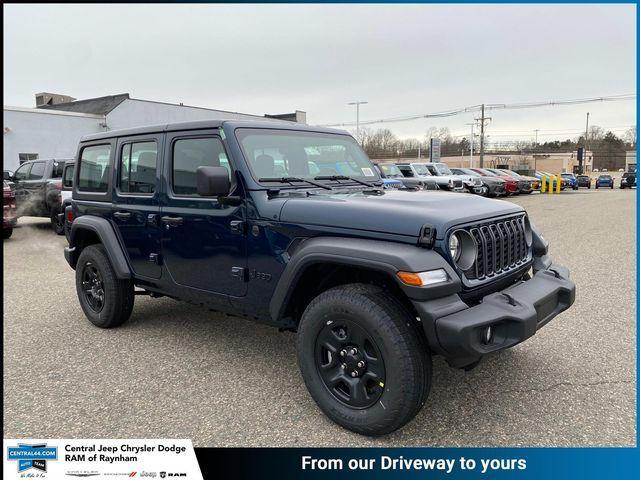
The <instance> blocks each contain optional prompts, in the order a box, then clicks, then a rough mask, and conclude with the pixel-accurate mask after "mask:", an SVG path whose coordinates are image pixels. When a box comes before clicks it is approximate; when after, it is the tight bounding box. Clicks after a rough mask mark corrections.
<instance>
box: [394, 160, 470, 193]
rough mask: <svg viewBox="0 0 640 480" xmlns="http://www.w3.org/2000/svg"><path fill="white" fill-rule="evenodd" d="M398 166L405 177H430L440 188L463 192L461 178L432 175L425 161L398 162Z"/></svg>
mask: <svg viewBox="0 0 640 480" xmlns="http://www.w3.org/2000/svg"><path fill="white" fill-rule="evenodd" d="M398 168H399V169H400V171H401V172H402V174H403V175H404V176H405V177H409V178H420V179H425V180H426V179H432V180H434V181H435V182H436V184H437V185H438V188H440V189H441V190H448V191H450V192H464V184H463V183H462V180H461V179H460V178H457V177H453V176H445V175H434V174H433V173H431V171H430V170H429V168H428V167H427V164H426V163H419V162H411V163H398Z"/></svg>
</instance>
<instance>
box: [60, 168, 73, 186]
mask: <svg viewBox="0 0 640 480" xmlns="http://www.w3.org/2000/svg"><path fill="white" fill-rule="evenodd" d="M74 167H75V165H73V164H71V165H67V166H66V168H65V169H64V174H63V175H62V186H63V187H65V188H71V187H73V171H74V170H75V168H74Z"/></svg>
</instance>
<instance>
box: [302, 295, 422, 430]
mask: <svg viewBox="0 0 640 480" xmlns="http://www.w3.org/2000/svg"><path fill="white" fill-rule="evenodd" d="M340 316H342V317H346V318H348V319H350V320H351V321H353V322H355V323H357V324H358V326H359V327H361V328H362V329H363V330H364V331H366V333H367V334H368V335H369V336H370V337H371V338H372V340H373V341H374V342H375V344H376V346H377V347H378V348H379V350H380V352H381V354H382V357H383V361H384V368H385V371H386V374H385V377H386V378H385V382H384V388H383V389H382V393H381V396H380V397H379V400H378V401H377V402H376V403H374V404H373V405H371V406H369V407H367V408H361V409H356V408H353V407H351V406H349V405H346V404H345V403H343V402H340V401H339V400H338V399H337V398H336V397H335V396H334V395H333V394H332V393H331V392H330V390H329V388H328V387H327V386H326V385H325V383H324V381H323V380H322V378H321V376H320V373H319V367H318V366H317V362H316V354H315V348H316V338H317V336H318V334H319V333H320V332H321V331H322V330H323V328H325V325H328V323H327V322H329V321H330V320H332V319H336V321H339V317H340ZM420 328H421V327H420V326H419V324H417V322H416V320H415V318H413V317H412V316H411V315H410V314H409V313H408V312H407V310H406V309H405V307H404V306H403V305H402V304H401V303H400V302H399V301H398V300H397V299H396V298H395V297H394V296H393V295H391V294H390V293H388V292H386V291H384V290H382V289H381V288H378V287H375V286H371V285H365V284H351V285H343V286H338V287H335V288H332V289H330V290H327V291H325V292H323V293H321V294H320V295H318V296H317V297H316V298H315V299H313V300H312V301H311V303H310V304H309V305H308V306H307V308H306V310H305V311H304V313H303V315H302V319H301V320H300V325H299V328H298V335H297V341H296V349H297V356H298V365H299V367H300V371H301V373H302V377H303V378H304V382H305V384H306V386H307V389H308V390H309V393H310V394H311V396H312V397H313V399H314V401H315V402H316V403H317V404H318V406H319V407H320V409H321V410H322V411H323V412H324V413H325V414H326V415H327V416H328V417H329V418H330V419H332V420H333V421H334V422H336V423H337V424H339V425H341V426H342V427H344V428H346V429H348V430H351V431H354V432H356V433H360V434H364V435H369V436H380V435H385V434H388V433H391V432H393V431H395V430H397V429H398V428H400V427H402V426H403V425H405V424H406V423H407V422H409V421H410V420H411V419H413V417H415V415H416V414H417V413H418V412H419V411H420V409H421V408H422V406H423V405H424V402H425V401H426V399H427V396H428V394H429V389H430V387H431V353H430V352H429V348H428V346H427V343H426V340H425V339H424V334H423V332H422V331H421V330H420Z"/></svg>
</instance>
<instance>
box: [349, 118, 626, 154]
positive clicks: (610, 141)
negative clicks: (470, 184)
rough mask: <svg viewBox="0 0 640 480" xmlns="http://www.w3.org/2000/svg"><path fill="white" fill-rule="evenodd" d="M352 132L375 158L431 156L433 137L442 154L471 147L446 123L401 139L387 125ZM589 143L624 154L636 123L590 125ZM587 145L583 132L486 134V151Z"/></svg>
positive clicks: (594, 148) (604, 151)
mask: <svg viewBox="0 0 640 480" xmlns="http://www.w3.org/2000/svg"><path fill="white" fill-rule="evenodd" d="M353 134H354V137H355V138H356V140H357V141H358V143H360V145H361V146H362V148H363V149H364V151H365V152H366V153H367V155H369V157H370V158H374V159H376V158H417V157H418V156H422V157H428V156H429V146H430V139H432V138H435V139H438V140H440V155H441V156H443V157H445V156H458V155H463V156H464V155H469V154H470V150H471V141H470V138H467V137H454V136H453V135H451V132H450V131H449V129H448V128H446V127H444V128H437V127H431V128H429V129H428V130H427V131H426V132H425V134H424V137H423V138H422V139H419V138H404V139H400V138H398V137H397V136H396V135H395V134H394V133H393V131H391V130H390V129H388V128H380V129H377V130H372V129H370V128H368V127H361V128H360V129H359V131H358V132H353ZM586 143H587V147H588V149H589V150H590V151H592V152H594V154H595V153H600V154H603V155H606V154H611V155H617V154H621V152H624V151H626V150H632V149H635V148H636V127H632V128H629V129H628V130H627V131H626V132H625V133H624V135H623V136H622V137H618V136H617V135H616V134H615V133H613V132H611V131H607V130H605V129H604V128H602V127H599V126H597V125H593V126H591V127H589V134H588V138H587V142H586ZM584 146H585V136H584V134H583V135H580V136H578V137H575V138H572V139H571V138H568V139H566V140H553V141H545V142H538V143H536V142H535V141H532V140H508V141H500V140H492V139H490V138H487V137H485V152H487V153H493V152H501V153H512V154H527V153H553V152H573V151H575V150H576V149H577V148H578V147H584ZM479 148H480V145H479V140H478V138H475V139H474V145H473V151H474V154H475V153H476V152H478V151H479Z"/></svg>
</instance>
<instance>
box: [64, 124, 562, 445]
mask: <svg viewBox="0 0 640 480" xmlns="http://www.w3.org/2000/svg"><path fill="white" fill-rule="evenodd" d="M279 161H282V162H279ZM311 161H313V163H314V165H315V167H314V169H313V171H316V170H315V168H317V169H318V170H317V171H316V173H313V172H312V168H311V164H310V162H311ZM276 165H283V166H284V168H285V172H284V173H283V172H281V171H280V172H276V169H275V166H276ZM338 170H339V171H341V173H340V174H337V173H335V172H336V171H338ZM347 172H348V173H347ZM276 173H277V174H276ZM74 177H75V178H74V182H73V194H72V195H73V201H72V209H73V213H74V216H75V218H74V220H73V224H72V226H71V234H70V238H69V246H68V247H67V248H65V252H64V254H65V258H66V259H67V261H68V263H69V265H70V266H71V268H73V269H75V278H76V292H77V295H78V300H79V303H80V306H81V307H82V310H83V311H84V313H85V315H86V316H87V318H88V319H89V320H90V321H91V322H92V323H93V324H94V325H96V326H98V327H101V328H112V327H117V326H119V325H121V324H122V323H124V322H125V321H126V320H127V319H128V318H129V316H130V315H131V312H132V310H133V306H134V299H135V297H136V296H137V295H138V294H144V293H146V294H148V295H150V296H152V297H157V296H163V295H165V296H169V297H171V298H174V299H180V300H184V301H187V302H192V303H195V304H200V305H204V306H206V307H208V308H210V309H213V310H218V311H222V312H226V313H228V314H232V315H236V316H241V317H245V318H249V319H252V320H255V321H258V322H263V323H266V324H270V325H273V326H275V327H278V328H280V329H282V330H291V331H295V332H297V335H296V350H297V360H298V365H299V367H300V370H301V373H302V378H303V379H304V382H305V384H306V386H307V388H308V390H309V392H310V394H311V396H312V397H313V399H314V400H315V401H316V403H317V404H318V406H319V407H320V408H321V409H322V410H323V411H324V412H325V413H326V414H327V415H328V416H329V417H330V418H331V419H332V420H334V421H335V422H337V423H338V424H340V425H342V426H343V427H345V428H348V429H350V430H352V431H355V432H359V433H362V434H366V435H383V434H387V433H389V432H392V431H394V430H396V429H398V428H400V427H401V426H403V425H404V424H405V423H407V422H408V421H409V420H411V419H412V418H413V417H414V416H415V415H416V414H417V413H418V411H419V410H420V409H421V407H422V405H423V404H424V402H425V401H426V398H427V395H428V393H429V388H430V385H431V356H432V355H434V354H440V355H443V356H444V357H445V358H446V359H447V361H448V362H449V363H450V364H451V365H452V366H455V367H460V368H471V367H473V366H474V365H476V364H477V363H478V362H479V361H480V359H481V358H482V357H483V356H484V355H486V354H489V353H493V352H497V351H500V350H504V349H506V348H509V347H512V346H514V345H516V344H518V343H520V342H522V341H524V340H526V339H527V338H529V337H530V336H532V335H534V334H535V333H536V331H537V330H539V329H540V328H541V327H542V326H544V325H546V324H547V323H548V322H549V321H550V320H552V319H553V318H554V317H555V316H556V315H558V314H559V313H561V312H563V311H564V310H566V309H567V308H569V306H570V305H571V304H572V303H573V301H574V298H575V285H574V284H573V283H572V282H571V280H570V279H569V271H568V270H567V269H566V268H564V267H561V266H559V265H557V264H554V263H552V261H551V259H550V258H549V256H548V243H547V241H546V240H545V239H544V238H543V237H542V236H541V235H540V233H539V232H538V230H537V229H536V228H535V227H534V226H533V225H532V224H531V222H530V221H529V218H528V216H527V213H526V212H525V211H524V209H523V208H522V207H520V206H518V205H515V204H513V203H511V202H496V201H494V200H489V199H485V198H481V197H472V196H470V195H451V194H450V193H447V192H439V191H435V192H425V191H420V190H414V189H404V190H383V189H382V188H381V184H382V182H381V180H380V177H379V176H378V174H377V173H376V170H375V168H374V167H373V164H372V163H371V161H370V160H369V159H368V158H367V156H366V154H365V153H364V151H363V150H362V149H361V147H360V146H359V145H358V143H357V142H356V140H355V139H354V138H353V137H352V136H351V135H349V134H348V133H347V132H343V131H339V130H332V129H326V128H321V127H312V126H307V125H301V124H289V123H287V124H283V123H278V122H266V121H256V122H243V121H213V120H212V121H201V122H191V123H182V124H174V125H160V126H154V127H145V128H136V129H131V130H123V131H109V132H104V133H99V134H94V135H89V136H86V137H84V138H83V139H82V140H81V143H80V146H79V149H78V158H77V161H76V167H75V173H74ZM491 252H493V253H491ZM496 252H500V253H496ZM135 287H137V288H138V289H140V290H138V291H136V292H134V288H135ZM228 321H234V319H233V318H231V319H229V320H228ZM283 359H284V361H287V360H291V359H287V358H286V356H284V357H283ZM265 360H273V359H265ZM276 360H277V359H276ZM274 361H275V360H274ZM281 361H283V360H282V359H281ZM247 395H251V393H247Z"/></svg>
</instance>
